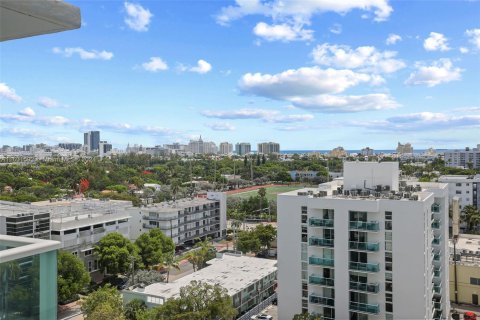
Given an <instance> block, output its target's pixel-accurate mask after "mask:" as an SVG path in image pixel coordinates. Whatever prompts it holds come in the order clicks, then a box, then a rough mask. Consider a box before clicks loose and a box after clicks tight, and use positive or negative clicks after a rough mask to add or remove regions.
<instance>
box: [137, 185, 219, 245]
mask: <svg viewBox="0 0 480 320" xmlns="http://www.w3.org/2000/svg"><path fill="white" fill-rule="evenodd" d="M129 211H130V212H131V216H132V220H131V223H132V229H131V238H132V239H134V240H135V239H137V238H138V237H139V236H140V235H141V234H142V233H144V232H148V230H150V229H156V228H158V229H160V230H161V231H162V232H163V233H164V234H165V235H166V236H168V237H170V238H172V240H173V241H174V242H175V244H176V245H181V244H183V243H185V242H189V241H193V240H194V239H196V238H205V237H211V238H218V237H222V236H224V235H226V230H227V196H226V194H225V193H223V192H208V193H207V197H206V198H185V199H180V200H177V201H166V202H162V203H155V204H151V205H147V206H145V207H142V208H132V209H130V210H129Z"/></svg>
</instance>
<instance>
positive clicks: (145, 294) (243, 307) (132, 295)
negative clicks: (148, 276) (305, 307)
mask: <svg viewBox="0 0 480 320" xmlns="http://www.w3.org/2000/svg"><path fill="white" fill-rule="evenodd" d="M207 264H208V266H207V267H205V268H203V269H201V270H198V271H196V272H194V273H191V274H189V275H186V276H184V277H182V278H180V279H178V280H176V281H174V282H169V283H163V282H162V283H154V284H151V285H149V286H146V287H144V288H142V287H140V286H137V287H133V288H132V289H129V290H124V291H123V292H122V293H123V300H124V303H128V302H129V301H131V300H133V299H140V300H142V301H144V302H145V303H146V304H147V306H148V307H149V308H151V307H155V306H157V305H161V304H163V303H164V302H165V301H166V300H168V299H169V298H175V297H177V296H178V295H179V293H180V288H182V287H185V286H187V285H189V284H190V282H192V281H200V282H204V283H208V284H211V285H215V284H218V285H220V286H221V287H223V288H225V289H227V291H228V294H229V295H230V297H232V300H233V306H234V307H235V308H236V309H237V311H238V315H241V314H244V313H245V312H247V311H248V310H250V309H252V308H253V307H254V306H256V305H258V304H259V303H261V302H262V301H264V300H265V299H267V298H268V297H270V296H271V295H273V294H274V293H275V288H276V275H277V266H276V265H277V261H276V260H270V259H261V258H254V257H248V256H242V255H236V254H229V253H223V254H222V253H218V254H217V257H216V258H215V259H212V260H210V261H208V262H207Z"/></svg>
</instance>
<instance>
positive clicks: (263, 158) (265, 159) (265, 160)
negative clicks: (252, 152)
mask: <svg viewBox="0 0 480 320" xmlns="http://www.w3.org/2000/svg"><path fill="white" fill-rule="evenodd" d="M265 163H267V158H265V155H263V156H262V164H265Z"/></svg>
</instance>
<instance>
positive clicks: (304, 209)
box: [301, 206, 308, 214]
mask: <svg viewBox="0 0 480 320" xmlns="http://www.w3.org/2000/svg"><path fill="white" fill-rule="evenodd" d="M301 210H302V214H307V211H308V210H307V207H305V206H302V208H301Z"/></svg>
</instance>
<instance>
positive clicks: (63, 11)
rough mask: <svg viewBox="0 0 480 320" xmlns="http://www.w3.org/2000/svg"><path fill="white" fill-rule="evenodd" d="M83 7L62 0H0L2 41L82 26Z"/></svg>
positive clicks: (0, 38) (0, 39) (0, 32)
mask: <svg viewBox="0 0 480 320" xmlns="http://www.w3.org/2000/svg"><path fill="white" fill-rule="evenodd" d="M80 24H81V18H80V9H79V8H78V7H75V6H73V5H71V4H68V3H66V2H64V1H59V0H0V41H5V40H12V39H18V38H24V37H31V36H36V35H41V34H47V33H54V32H61V31H66V30H72V29H77V28H80Z"/></svg>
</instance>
